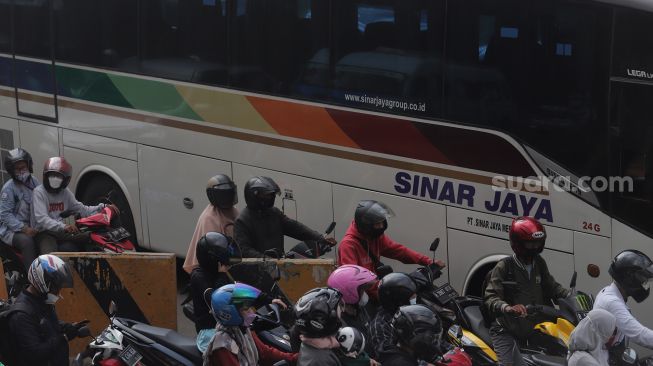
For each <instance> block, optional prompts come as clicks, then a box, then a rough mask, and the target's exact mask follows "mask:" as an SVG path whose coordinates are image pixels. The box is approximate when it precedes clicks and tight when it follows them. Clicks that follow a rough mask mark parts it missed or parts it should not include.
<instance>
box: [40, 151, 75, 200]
mask: <svg viewBox="0 0 653 366" xmlns="http://www.w3.org/2000/svg"><path fill="white" fill-rule="evenodd" d="M72 175H73V167H72V166H71V165H70V164H69V163H68V162H67V161H66V159H64V158H63V157H60V156H56V157H53V158H49V159H48V160H46V161H45V164H43V186H44V187H45V190H46V191H48V192H50V193H58V192H60V191H61V190H63V189H66V187H67V186H68V183H70V177H71V176H72ZM56 176H59V177H60V178H62V179H63V181H61V183H60V185H59V187H56V188H55V187H53V186H52V185H51V183H50V178H55V177H56Z"/></svg>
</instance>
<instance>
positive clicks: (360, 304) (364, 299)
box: [358, 292, 370, 307]
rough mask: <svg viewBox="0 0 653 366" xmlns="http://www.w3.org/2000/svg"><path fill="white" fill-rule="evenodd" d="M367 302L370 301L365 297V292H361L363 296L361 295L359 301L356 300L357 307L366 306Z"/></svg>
mask: <svg viewBox="0 0 653 366" xmlns="http://www.w3.org/2000/svg"><path fill="white" fill-rule="evenodd" d="M368 301H370V297H369V296H367V292H363V294H362V295H361V298H360V300H358V306H361V307H362V306H365V305H367V302H368Z"/></svg>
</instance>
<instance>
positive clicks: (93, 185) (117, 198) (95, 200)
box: [77, 173, 140, 249]
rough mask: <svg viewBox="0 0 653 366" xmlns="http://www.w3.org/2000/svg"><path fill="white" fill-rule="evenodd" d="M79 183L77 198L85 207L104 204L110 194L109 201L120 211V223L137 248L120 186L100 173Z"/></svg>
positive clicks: (132, 225)
mask: <svg viewBox="0 0 653 366" xmlns="http://www.w3.org/2000/svg"><path fill="white" fill-rule="evenodd" d="M80 183H81V184H82V185H81V186H80V187H78V194H77V198H78V199H79V200H80V201H81V202H83V203H84V204H86V205H97V204H99V203H106V201H105V200H104V198H105V197H106V196H107V194H108V193H109V192H112V193H111V197H110V199H111V202H112V203H113V204H115V205H116V206H118V208H119V209H120V222H121V223H122V226H123V227H124V228H125V229H127V231H129V233H130V234H131V240H132V243H134V245H136V246H137V248H138V239H137V236H136V225H135V224H134V215H133V214H132V210H131V208H130V206H129V202H128V201H127V197H126V196H125V194H124V193H123V191H122V189H120V186H118V184H117V183H116V182H115V181H114V180H113V179H111V178H110V177H109V176H108V175H105V174H102V173H92V175H89V176H85V177H84V178H82V181H81V182H80ZM138 249H140V248H138Z"/></svg>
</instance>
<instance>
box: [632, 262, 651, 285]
mask: <svg viewBox="0 0 653 366" xmlns="http://www.w3.org/2000/svg"><path fill="white" fill-rule="evenodd" d="M635 278H636V279H637V281H639V282H640V283H641V284H642V287H644V289H647V290H648V289H649V288H650V286H651V282H653V265H650V266H648V267H647V268H645V269H641V270H639V271H637V272H636V273H635Z"/></svg>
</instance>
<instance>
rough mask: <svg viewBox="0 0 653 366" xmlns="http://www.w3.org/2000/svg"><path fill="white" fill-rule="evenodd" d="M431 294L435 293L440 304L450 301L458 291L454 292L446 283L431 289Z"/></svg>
mask: <svg viewBox="0 0 653 366" xmlns="http://www.w3.org/2000/svg"><path fill="white" fill-rule="evenodd" d="M433 294H434V295H435V298H436V299H437V300H438V302H439V303H440V304H442V305H445V304H447V303H448V302H449V301H451V299H454V298H455V297H457V296H458V292H456V290H455V289H454V288H453V287H451V285H450V284H448V283H446V284H444V285H442V286H440V287H438V288H436V289H435V290H434V291H433Z"/></svg>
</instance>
